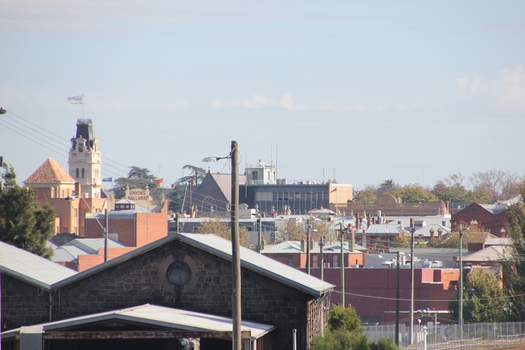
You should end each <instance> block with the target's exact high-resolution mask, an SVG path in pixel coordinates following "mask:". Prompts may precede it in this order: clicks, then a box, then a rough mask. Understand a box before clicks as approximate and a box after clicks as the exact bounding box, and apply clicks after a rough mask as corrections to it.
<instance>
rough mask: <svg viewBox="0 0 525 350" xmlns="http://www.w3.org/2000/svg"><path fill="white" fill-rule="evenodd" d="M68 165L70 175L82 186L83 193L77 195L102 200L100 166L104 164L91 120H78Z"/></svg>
mask: <svg viewBox="0 0 525 350" xmlns="http://www.w3.org/2000/svg"><path fill="white" fill-rule="evenodd" d="M68 163H69V175H70V176H71V177H72V178H73V179H75V181H77V182H78V183H80V185H81V191H82V193H77V195H79V196H82V197H87V198H100V197H101V193H100V191H101V188H102V178H101V172H100V166H101V163H102V162H101V157H100V149H99V148H98V139H97V138H96V137H95V136H94V134H93V122H92V121H91V119H78V120H77V133H76V136H75V137H73V138H72V139H71V149H70V150H69V161H68Z"/></svg>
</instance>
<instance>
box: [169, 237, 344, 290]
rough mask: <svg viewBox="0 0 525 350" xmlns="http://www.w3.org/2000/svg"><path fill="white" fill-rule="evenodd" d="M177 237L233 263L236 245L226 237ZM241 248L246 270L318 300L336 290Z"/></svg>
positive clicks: (242, 261)
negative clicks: (233, 247) (233, 249)
mask: <svg viewBox="0 0 525 350" xmlns="http://www.w3.org/2000/svg"><path fill="white" fill-rule="evenodd" d="M177 236H179V238H180V239H181V240H182V241H183V242H185V243H187V244H189V245H192V246H194V247H197V248H201V249H203V250H206V251H208V252H210V253H212V254H214V255H217V256H219V257H222V258H225V259H227V260H231V258H232V257H231V248H232V243H231V242H230V241H228V240H226V239H224V238H221V237H218V236H215V235H212V234H196V233H179V234H177ZM240 249H241V251H240V256H241V266H242V267H244V268H247V269H249V270H252V271H255V272H258V273H260V274H261V275H264V276H266V277H269V278H271V279H274V280H276V281H278V282H281V283H283V284H286V285H288V286H290V287H293V288H296V289H299V290H302V291H303V292H305V293H308V294H310V295H313V296H316V297H319V296H321V295H322V294H324V293H325V292H329V291H331V290H332V289H334V288H335V286H334V285H332V284H330V283H326V282H324V281H322V280H320V279H318V278H316V277H313V276H310V275H308V274H306V273H304V272H301V271H299V270H297V269H295V268H293V267H291V266H288V265H285V264H282V263H280V262H278V261H276V260H274V259H271V258H268V257H266V256H264V255H262V254H259V253H256V252H254V251H253V250H251V249H248V248H244V247H241V248H240Z"/></svg>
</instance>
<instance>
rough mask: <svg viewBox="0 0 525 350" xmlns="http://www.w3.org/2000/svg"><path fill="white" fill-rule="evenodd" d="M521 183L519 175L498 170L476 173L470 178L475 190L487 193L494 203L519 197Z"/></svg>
mask: <svg viewBox="0 0 525 350" xmlns="http://www.w3.org/2000/svg"><path fill="white" fill-rule="evenodd" d="M521 181H522V179H520V177H519V175H518V174H516V173H513V172H511V171H503V170H498V169H491V170H487V171H482V172H478V173H474V174H473V175H472V176H471V177H470V182H471V184H472V186H473V187H474V189H475V190H477V191H480V192H483V193H485V194H486V195H487V196H488V197H489V198H490V201H491V202H492V203H495V202H497V201H498V200H507V199H510V198H513V197H515V196H517V195H518V194H519V191H520V182H521Z"/></svg>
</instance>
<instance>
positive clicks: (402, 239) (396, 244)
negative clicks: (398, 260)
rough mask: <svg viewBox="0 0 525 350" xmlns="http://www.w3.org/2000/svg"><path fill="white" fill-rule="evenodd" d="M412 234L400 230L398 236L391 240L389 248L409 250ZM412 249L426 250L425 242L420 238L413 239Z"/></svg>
mask: <svg viewBox="0 0 525 350" xmlns="http://www.w3.org/2000/svg"><path fill="white" fill-rule="evenodd" d="M411 241H412V234H411V233H410V232H408V231H406V230H402V231H401V232H400V233H399V235H397V236H396V237H394V238H393V240H392V243H391V246H392V247H393V248H410V242H411ZM414 248H427V242H425V240H424V239H423V238H422V237H414Z"/></svg>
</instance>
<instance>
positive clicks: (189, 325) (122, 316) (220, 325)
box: [2, 304, 275, 339]
mask: <svg viewBox="0 0 525 350" xmlns="http://www.w3.org/2000/svg"><path fill="white" fill-rule="evenodd" d="M108 320H119V321H123V322H130V323H133V324H135V325H137V324H143V325H147V326H155V327H163V328H164V327H165V328H169V329H176V330H182V331H187V332H232V328H233V327H232V319H231V318H228V317H223V316H216V315H210V314H204V313H200V312H194V311H188V310H182V309H174V308H170V307H165V306H156V305H150V304H145V305H141V306H135V307H131V308H127V309H122V310H114V311H109V312H101V313H98V314H92V315H87V316H80V317H74V318H69V319H65V320H60V321H54V322H47V323H43V324H40V325H38V326H40V327H41V328H40V329H41V330H42V332H52V331H58V330H61V329H72V328H76V327H82V326H88V325H92V324H94V323H100V322H104V321H108ZM241 329H242V330H243V331H250V332H251V337H252V339H258V338H261V337H262V336H264V335H265V334H267V333H269V332H271V331H272V330H273V329H275V326H271V325H267V324H262V323H255V322H250V321H244V320H241ZM20 331H21V328H16V329H12V330H9V331H6V332H3V333H2V338H12V337H14V336H16V334H17V333H19V332H20Z"/></svg>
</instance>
